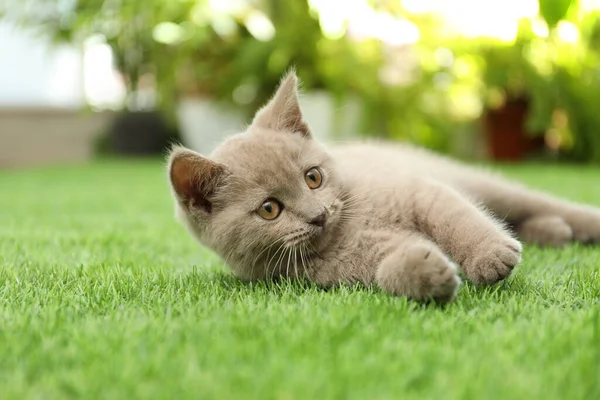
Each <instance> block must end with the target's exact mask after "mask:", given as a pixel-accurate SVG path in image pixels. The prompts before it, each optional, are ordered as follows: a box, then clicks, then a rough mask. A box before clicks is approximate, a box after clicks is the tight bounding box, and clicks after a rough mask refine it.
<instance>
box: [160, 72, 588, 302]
mask: <svg viewBox="0 0 600 400" xmlns="http://www.w3.org/2000/svg"><path fill="white" fill-rule="evenodd" d="M314 168H318V171H320V172H319V174H321V173H322V182H321V180H319V182H318V186H317V185H316V184H315V183H313V182H312V181H308V180H307V176H308V175H307V172H306V171H309V170H313V169H314ZM170 178H171V182H172V184H173V189H174V193H175V196H176V198H177V200H178V202H177V210H178V213H179V216H180V218H181V219H182V220H183V221H184V222H185V223H186V225H187V226H188V227H189V228H190V230H191V231H192V232H193V233H194V234H195V235H196V237H197V238H198V239H199V240H200V241H201V242H202V243H204V244H205V245H207V246H208V247H210V248H212V249H213V250H215V251H216V252H218V253H219V254H220V255H221V256H222V257H223V258H224V259H225V260H226V262H227V264H228V265H229V266H230V267H231V268H232V270H233V271H234V273H235V274H236V275H238V276H240V277H242V278H244V279H248V280H256V279H266V278H275V277H280V276H284V277H290V278H296V277H304V278H308V279H310V280H313V281H315V282H317V283H319V284H321V285H323V286H331V285H335V284H338V283H354V282H363V283H366V284H370V283H372V282H375V283H376V284H378V285H379V286H380V287H382V288H383V289H385V290H387V291H389V292H390V293H393V294H396V295H404V296H408V297H410V298H414V299H417V300H427V299H430V298H433V299H436V300H438V301H448V300H450V299H451V298H452V297H453V296H454V294H455V292H456V289H457V288H458V286H459V282H460V280H459V279H458V277H457V274H456V270H455V268H454V266H453V264H452V263H451V262H450V261H449V259H452V260H453V261H454V262H456V263H457V264H459V265H460V267H461V269H462V270H463V271H464V273H465V275H466V277H467V278H468V279H470V280H472V281H473V282H475V283H479V284H493V283H496V282H497V281H499V280H501V279H504V278H505V277H507V276H508V275H509V274H510V272H511V270H512V269H513V267H514V266H515V265H517V264H518V262H519V261H520V258H521V245H520V243H519V242H518V241H517V240H515V239H514V238H513V237H512V235H511V234H510V233H509V232H508V230H507V229H506V228H505V224H503V223H502V222H500V220H498V219H497V218H498V217H499V218H503V219H505V220H506V221H507V222H508V223H510V225H512V226H513V227H514V229H515V230H516V232H517V233H518V234H519V235H520V236H521V237H522V238H524V239H525V240H527V241H530V242H534V243H538V244H542V245H553V246H561V245H563V244H565V243H567V242H569V241H571V240H573V239H575V240H578V241H582V242H598V241H600V212H598V211H597V210H594V209H591V208H586V207H583V206H579V205H575V204H571V203H567V202H564V201H560V200H557V199H554V198H552V197H550V196H547V195H543V194H540V193H536V192H533V191H530V190H528V189H525V188H523V187H521V186H519V185H517V184H514V183H511V182H508V181H505V180H503V179H501V178H499V177H495V176H492V175H490V174H488V173H485V172H482V171H478V170H476V169H473V168H471V167H467V166H465V165H462V164H460V163H457V162H455V161H451V160H449V159H447V158H443V157H441V156H437V155H435V154H432V153H430V152H427V151H425V150H422V149H417V148H413V147H410V146H407V145H389V144H376V143H357V144H351V145H341V146H335V147H332V148H330V149H328V150H326V149H324V148H323V147H322V146H321V145H320V144H318V143H317V142H316V141H314V140H313V139H312V138H311V135H310V131H309V129H308V126H307V125H306V123H305V122H304V121H303V120H302V117H301V113H300V109H299V107H298V105H297V97H296V81H295V76H293V75H292V76H290V77H288V78H287V79H286V80H285V81H284V82H283V83H282V86H281V88H280V89H279V91H278V93H277V94H276V96H275V97H274V99H273V100H272V101H271V103H269V105H267V106H266V107H265V108H264V109H263V110H261V111H260V112H259V113H258V114H257V117H256V118H255V121H254V122H253V124H252V125H251V126H250V127H249V128H248V130H247V132H245V133H243V134H240V135H236V136H234V137H232V138H230V139H228V140H227V141H226V142H225V143H224V144H223V145H221V146H220V147H219V148H218V149H217V150H216V151H215V152H214V153H213V154H212V155H211V156H210V158H209V159H205V158H203V157H201V156H200V155H198V154H196V153H193V152H190V151H189V150H186V149H182V148H178V149H175V150H174V151H173V153H172V155H171V163H170ZM307 184H308V185H309V186H307ZM311 185H312V186H311ZM267 201H269V205H268V210H271V211H273V210H272V207H271V206H272V205H273V203H276V204H278V205H279V206H281V207H280V208H281V210H279V206H277V207H278V213H277V214H274V212H272V215H274V218H272V219H271V214H267V216H268V218H269V220H266V219H265V218H261V216H260V215H261V214H260V213H258V210H259V209H260V208H261V207H263V206H264V205H265V204H267ZM487 210H489V211H491V213H490V212H489V211H487ZM262 211H263V214H264V210H262ZM492 213H493V214H495V217H494V216H492Z"/></svg>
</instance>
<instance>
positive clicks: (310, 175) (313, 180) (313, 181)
mask: <svg viewBox="0 0 600 400" xmlns="http://www.w3.org/2000/svg"><path fill="white" fill-rule="evenodd" d="M304 180H305V181H306V184H307V185H308V187H309V188H311V189H317V188H318V187H319V186H321V183H322V182H323V175H322V174H321V170H320V169H319V168H317V167H312V168H311V169H309V170H308V171H306V174H304Z"/></svg>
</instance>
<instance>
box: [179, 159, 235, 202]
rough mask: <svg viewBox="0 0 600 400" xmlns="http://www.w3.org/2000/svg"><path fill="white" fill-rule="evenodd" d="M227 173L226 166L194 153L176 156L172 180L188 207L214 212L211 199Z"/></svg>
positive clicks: (180, 197)
mask: <svg viewBox="0 0 600 400" xmlns="http://www.w3.org/2000/svg"><path fill="white" fill-rule="evenodd" d="M225 172H226V168H225V166H223V165H221V164H219V163H216V162H213V161H211V160H208V159H206V158H204V157H202V156H200V155H199V154H195V153H193V152H182V153H179V154H175V155H174V156H173V159H172V161H171V169H170V178H171V184H172V185H173V189H174V190H175V192H176V193H177V196H178V197H179V199H180V200H181V201H183V202H184V203H186V205H187V206H188V207H198V208H201V209H202V210H204V211H205V212H207V213H210V212H212V203H211V197H212V195H213V194H214V193H215V191H216V190H217V187H218V186H219V184H220V183H221V178H222V177H223V175H224V173H225Z"/></svg>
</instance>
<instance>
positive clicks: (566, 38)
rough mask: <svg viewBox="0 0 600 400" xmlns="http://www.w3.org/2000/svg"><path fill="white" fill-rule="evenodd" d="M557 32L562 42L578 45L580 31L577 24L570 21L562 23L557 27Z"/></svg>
mask: <svg viewBox="0 0 600 400" xmlns="http://www.w3.org/2000/svg"><path fill="white" fill-rule="evenodd" d="M556 32H557V34H558V37H559V38H560V40H562V41H563V42H566V43H577V41H578V40H579V30H578V29H577V27H576V26H575V24H573V23H571V22H568V21H560V22H559V23H558V26H557V27H556Z"/></svg>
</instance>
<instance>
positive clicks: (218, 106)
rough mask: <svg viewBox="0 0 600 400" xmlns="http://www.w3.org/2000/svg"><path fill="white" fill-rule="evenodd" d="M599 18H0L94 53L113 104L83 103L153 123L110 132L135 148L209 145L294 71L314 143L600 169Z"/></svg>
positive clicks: (517, 10) (387, 5)
mask: <svg viewBox="0 0 600 400" xmlns="http://www.w3.org/2000/svg"><path fill="white" fill-rule="evenodd" d="M599 10H600V1H597V0H505V1H502V2H498V1H488V2H483V1H478V0H456V1H453V2H448V1H444V0H286V1H281V0H177V1H167V0H143V1H142V0H54V1H52V0H22V1H20V2H19V7H18V12H15V11H14V9H13V8H12V7H5V9H4V10H3V13H4V16H5V17H6V18H12V19H13V20H18V21H20V22H21V23H22V24H23V25H26V26H29V27H33V28H35V29H36V30H38V32H40V33H41V34H44V35H51V36H52V38H53V39H54V40H55V41H59V42H61V41H62V42H65V41H66V42H69V43H73V44H75V45H77V46H79V47H81V48H82V49H84V51H87V52H93V51H96V52H97V53H98V54H100V53H99V52H100V50H99V49H104V50H102V51H104V53H103V54H105V55H106V56H107V58H106V59H108V60H109V62H111V63H112V64H113V65H114V67H115V68H116V70H117V71H119V73H120V76H121V82H122V85H123V86H124V88H125V95H124V96H122V97H121V98H120V99H118V101H117V100H114V99H113V101H112V103H110V102H109V103H110V104H111V105H109V104H108V103H107V102H106V99H104V100H103V101H99V102H98V101H94V99H93V96H88V98H89V100H90V106H91V107H92V108H94V109H101V108H106V107H113V108H115V107H116V108H120V109H122V110H127V111H128V113H129V114H131V113H140V112H148V110H158V111H159V112H160V115H161V118H162V119H161V120H160V121H163V120H164V121H165V122H164V123H163V122H160V121H158V120H156V113H152V115H153V117H152V118H155V120H153V121H154V122H152V123H150V124H148V123H147V122H146V124H145V125H143V126H142V127H141V128H139V129H137V131H139V132H140V133H139V135H132V134H131V133H128V132H132V131H136V129H134V128H132V125H127V124H125V125H124V126H125V127H121V128H119V129H120V133H119V134H120V135H121V136H129V137H130V139H131V140H132V141H134V142H135V141H139V140H140V136H143V135H144V134H146V136H148V133H147V132H148V129H149V128H148V126H149V125H150V126H157V125H161V124H163V125H164V126H163V127H162V128H161V130H162V133H161V135H163V137H165V132H166V131H169V132H170V133H169V134H168V135H167V136H168V137H169V138H170V139H172V138H173V137H174V136H173V135H174V134H173V133H172V132H171V130H170V128H169V127H170V126H178V127H179V130H180V133H181V138H182V139H183V140H184V142H186V143H187V144H189V145H191V146H192V147H195V148H197V149H198V150H201V151H208V150H209V149H210V148H211V147H212V146H213V145H214V143H216V142H217V141H218V140H220V139H221V138H222V137H223V135H224V134H227V133H231V132H233V131H236V130H239V129H241V127H242V126H243V124H244V123H246V122H247V121H248V120H249V118H250V117H251V114H252V113H253V112H254V111H255V110H256V109H257V108H258V107H259V106H260V105H262V104H263V103H264V102H265V101H266V100H267V99H268V97H269V96H270V95H271V94H272V91H273V89H274V88H275V86H276V84H277V82H278V80H279V79H280V77H281V76H282V75H283V74H284V72H285V71H287V70H288V69H289V68H290V67H291V66H294V67H295V68H296V70H297V73H298V75H299V76H300V78H301V80H302V81H303V85H304V89H305V96H304V98H303V102H304V106H305V109H306V114H307V115H306V117H307V119H308V121H309V123H311V124H312V125H313V128H314V130H315V132H317V134H318V135H319V136H321V137H323V138H325V139H345V138H350V137H356V136H366V137H378V138H388V139H398V140H409V141H412V142H415V143H418V144H420V145H424V146H427V147H430V148H433V149H436V150H439V151H443V152H450V153H453V154H456V155H459V156H462V157H482V156H485V155H489V156H492V157H493V158H495V159H497V160H521V159H523V158H525V157H527V156H532V155H537V156H541V157H551V158H560V159H569V160H576V161H586V162H591V161H594V162H600V134H598V133H597V130H598V129H599V128H600V113H599V112H597V110H596V109H597V105H598V104H600V59H599V56H600V22H599V19H598V16H599ZM106 49H110V51H109V52H108V53H109V54H107V53H106ZM102 85H103V84H102V83H101V82H100V81H99V82H98V86H100V89H101V86H102ZM100 89H98V90H100ZM105 97H106V96H105ZM157 121H158V122H157ZM161 126H162V125H161ZM113 130H114V129H113Z"/></svg>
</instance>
